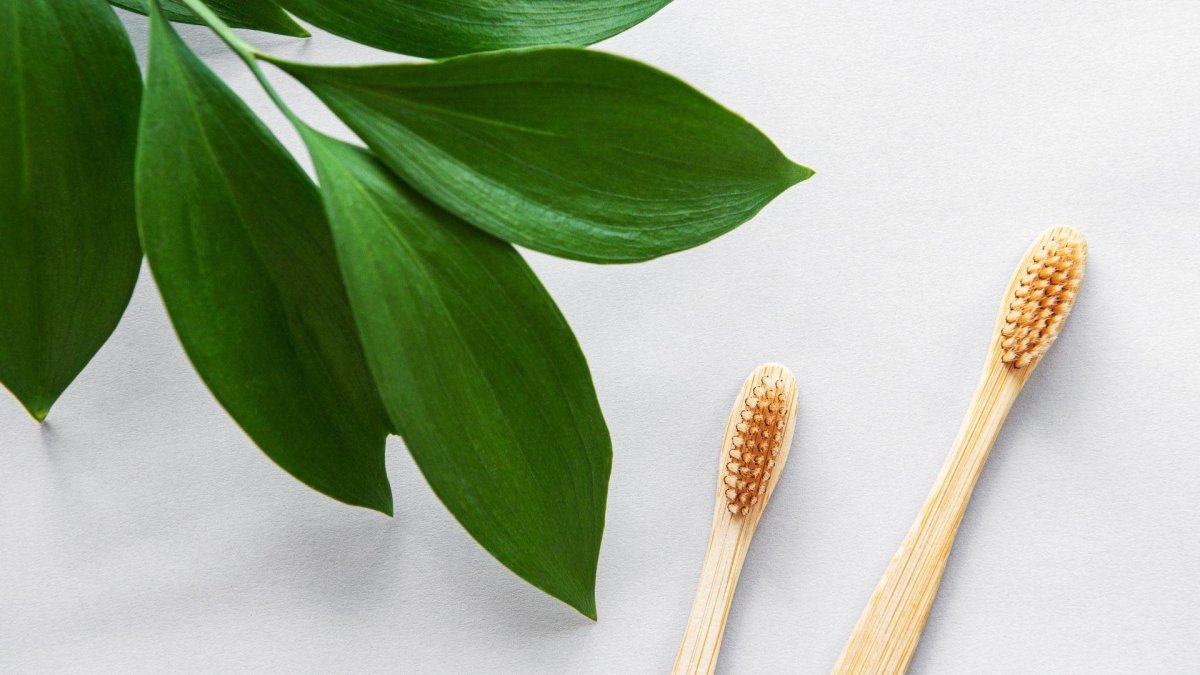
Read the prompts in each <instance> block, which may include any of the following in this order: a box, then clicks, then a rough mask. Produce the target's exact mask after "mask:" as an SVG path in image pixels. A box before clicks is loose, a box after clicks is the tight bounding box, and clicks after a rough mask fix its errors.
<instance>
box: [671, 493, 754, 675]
mask: <svg viewBox="0 0 1200 675" xmlns="http://www.w3.org/2000/svg"><path fill="white" fill-rule="evenodd" d="M757 524H758V523H757V518H739V517H734V516H730V515H729V512H728V511H727V510H726V509H725V505H724V503H723V502H720V503H718V505H717V513H716V515H715V517H714V522H713V530H712V535H711V536H710V538H709V542H708V551H707V552H706V553H705V554H704V568H703V570H701V572H700V583H699V584H698V585H697V587H696V599H695V600H694V601H693V602H692V613H691V614H690V615H689V616H688V623H687V628H686V629H684V633H683V641H682V642H681V643H680V645H679V653H678V654H677V655H676V656H675V666H674V667H673V668H672V669H671V673H672V674H673V675H698V674H701V673H712V672H713V671H715V670H716V668H717V653H718V652H719V651H720V649H721V637H722V636H723V635H724V634H725V620H726V618H727V617H728V616H729V605H730V604H731V603H732V602H733V592H734V589H735V588H737V582H738V577H739V576H741V574H742V565H743V564H744V563H745V562H746V551H747V550H748V549H749V547H750V539H751V538H752V537H753V536H754V530H755V528H756V526H757Z"/></svg>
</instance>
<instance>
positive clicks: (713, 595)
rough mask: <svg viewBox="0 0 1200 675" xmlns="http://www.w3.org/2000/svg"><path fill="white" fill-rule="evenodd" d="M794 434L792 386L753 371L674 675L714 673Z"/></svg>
mask: <svg viewBox="0 0 1200 675" xmlns="http://www.w3.org/2000/svg"><path fill="white" fill-rule="evenodd" d="M795 428H796V378H795V377H793V376H792V374H791V372H789V371H788V369H787V368H784V367H783V366H781V365H779V364H774V363H769V364H766V365H762V366H759V367H758V368H757V369H755V371H754V372H753V373H751V374H750V377H748V378H746V382H745V384H743V385H742V390H741V391H740V392H739V393H738V397H737V400H736V401H735V402H734V405H733V412H731V413H730V415H729V423H728V424H727V425H726V427H725V436H724V437H723V439H722V443H721V455H720V461H719V468H718V469H717V497H716V507H715V509H714V512H713V524H712V535H711V536H710V537H709V540H708V552H707V553H705V555H704V568H703V570H702V571H701V573H700V583H699V585H698V586H697V588H696V599H695V602H694V603H693V604H692V613H691V616H690V617H689V618H688V624H687V629H686V630H685V631H684V634H683V643H682V644H680V645H679V654H678V655H677V656H676V657H675V667H674V669H673V670H672V672H673V673H675V674H676V675H682V674H684V673H687V674H688V675H691V674H693V673H711V672H713V670H714V669H715V668H716V667H717V652H718V651H719V650H720V649H721V636H722V635H723V634H724V632H725V619H726V617H727V616H728V615H729V605H730V603H731V602H733V591H734V588H735V587H736V586H737V582H738V577H739V576H740V575H741V573H742V564H743V563H745V562H746V551H747V550H748V549H749V548H750V539H751V538H752V537H754V531H755V530H756V529H757V528H758V520H759V518H761V517H762V513H763V509H765V508H766V507H767V500H769V499H770V498H771V493H772V492H773V491H774V490H775V485H776V483H778V482H779V475H780V474H781V473H783V465H784V462H786V461H787V456H788V447H789V446H791V444H792V432H793V431H795Z"/></svg>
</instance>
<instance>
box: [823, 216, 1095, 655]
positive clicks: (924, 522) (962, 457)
mask: <svg viewBox="0 0 1200 675" xmlns="http://www.w3.org/2000/svg"><path fill="white" fill-rule="evenodd" d="M1052 240H1055V241H1065V242H1069V243H1071V244H1072V245H1075V246H1078V247H1080V249H1081V250H1083V251H1086V245H1085V244H1084V243H1083V239H1082V237H1081V236H1080V235H1079V233H1078V232H1076V231H1075V230H1073V229H1071V228H1067V227H1058V228H1051V229H1050V230H1048V231H1046V232H1045V233H1043V234H1042V235H1041V236H1040V237H1039V238H1038V239H1036V240H1035V241H1034V243H1033V245H1032V246H1030V248H1029V251H1027V252H1026V254H1025V257H1024V258H1022V260H1021V263H1020V265H1018V267H1017V273H1016V274H1014V275H1013V279H1012V281H1011V282H1010V283H1009V286H1008V289H1007V290H1006V291H1005V295H1004V298H1005V300H1004V303H1003V305H1002V306H1001V311H1000V314H999V316H998V317H997V321H996V329H995V332H994V334H993V339H992V341H991V348H990V350H989V352H988V357H987V361H986V365H985V367H984V369H983V374H982V376H981V377H980V380H979V386H978V387H977V388H976V390H975V395H974V397H973V398H972V401H971V406H970V409H969V410H968V411H967V415H966V418H965V419H964V421H963V424H962V427H961V428H960V430H959V432H958V436H957V438H956V439H955V441H954V445H953V446H952V448H951V450H950V454H949V456H948V457H947V458H946V461H945V463H944V464H943V466H942V469H941V473H939V475H938V477H937V480H936V481H935V482H934V486H933V489H932V490H931V491H930V493H929V496H928V497H927V498H926V499H925V503H924V505H923V506H922V507H921V510H920V512H919V513H918V515H917V518H916V520H915V521H914V522H913V524H912V527H911V528H910V529H909V531H908V534H907V536H905V538H904V541H903V542H902V543H901V544H900V548H899V550H897V551H896V554H895V556H894V557H893V558H892V560H891V563H890V564H889V565H888V567H887V570H886V571H885V572H884V575H883V578H882V579H881V580H880V581H879V585H878V586H876V588H875V592H874V593H873V594H872V595H871V598H870V600H869V601H868V603H867V606H866V608H865V609H864V610H863V613H862V615H861V616H860V618H859V620H858V623H857V625H856V626H855V627H854V630H853V632H852V633H851V635H850V639H849V640H848V641H847V642H846V646H845V648H844V649H843V650H842V654H841V656H840V657H839V658H838V661H837V664H836V665H835V666H834V669H833V672H834V673H835V674H836V675H843V674H850V673H853V674H865V673H870V674H872V675H874V674H877V673H886V674H891V673H903V672H905V671H906V670H907V669H908V665H909V663H910V662H911V660H912V657H913V653H914V652H915V650H916V647H917V642H918V641H919V640H920V637H921V632H922V630H923V629H924V627H925V622H926V619H928V617H929V612H930V609H931V608H932V607H933V601H934V598H935V596H936V595H937V589H938V584H939V583H940V582H941V579H942V573H943V572H944V571H945V569H946V560H947V558H948V557H949V555H950V549H951V547H952V546H953V544H954V538H955V535H956V534H957V532H958V526H959V523H961V522H962V518H963V514H964V513H965V512H966V510H967V504H968V502H969V501H970V499H971V492H972V490H974V488H975V483H976V482H977V481H978V480H979V475H980V473H981V472H982V471H983V466H984V463H985V462H986V461H987V458H988V455H989V453H990V452H991V449H992V446H993V444H994V443H995V442H996V437H997V436H998V435H999V433H1000V428H1001V426H1002V425H1003V424H1004V420H1005V418H1007V417H1008V413H1009V411H1010V410H1011V409H1012V405H1013V402H1014V401H1016V398H1017V395H1018V394H1020V393H1021V389H1022V388H1023V387H1024V386H1025V383H1026V381H1028V379H1029V376H1030V375H1031V374H1032V373H1033V370H1034V368H1036V366H1037V364H1038V363H1039V362H1040V354H1039V357H1038V358H1036V359H1034V360H1032V361H1031V362H1029V363H1028V365H1026V366H1024V367H1014V366H1013V365H1010V364H1008V363H1004V362H1003V360H1002V357H1004V356H1005V349H1003V348H1002V340H1003V337H1002V330H1003V329H1004V328H1005V325H1006V317H1008V316H1009V315H1010V311H1011V309H1010V306H1009V303H1010V299H1012V298H1013V297H1014V294H1015V293H1016V291H1017V287H1018V285H1019V283H1020V281H1021V279H1022V277H1023V276H1024V275H1026V270H1028V269H1029V265H1031V264H1032V263H1033V256H1034V254H1035V253H1037V252H1039V251H1041V250H1043V247H1044V246H1046V245H1047V244H1049V243H1050V242H1051V241H1052ZM1079 268H1080V269H1079V272H1080V275H1082V264H1080V266H1079ZM1080 278H1082V276H1080ZM1073 300H1074V295H1073V293H1072V294H1071V296H1070V301H1072V302H1073ZM1069 310H1070V305H1069V304H1068V305H1067V306H1066V309H1065V310H1063V311H1062V314H1063V320H1065V315H1066V312H1069ZM1055 335H1057V333H1055ZM1052 341H1053V336H1052V337H1051V338H1050V340H1049V341H1048V342H1047V344H1046V345H1044V346H1043V347H1042V349H1043V351H1044V349H1045V348H1046V347H1048V346H1049V342H1052ZM1009 358H1010V359H1011V358H1012V357H1011V356H1009Z"/></svg>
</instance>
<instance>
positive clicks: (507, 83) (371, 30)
mask: <svg viewBox="0 0 1200 675" xmlns="http://www.w3.org/2000/svg"><path fill="white" fill-rule="evenodd" d="M666 1H667V0H641V1H639V2H631V3H622V4H621V7H619V8H615V7H614V6H613V4H612V3H606V2H603V1H601V0H576V1H575V2H566V0H564V2H563V6H562V7H560V8H557V10H558V12H559V13H561V12H565V11H567V10H568V9H569V10H570V11H569V14H570V17H568V18H570V19H571V20H569V21H559V22H555V21H550V20H548V15H545V14H540V13H543V12H546V11H547V9H546V8H547V5H548V4H549V3H546V2H545V1H544V0H541V1H540V2H533V1H532V0H514V2H512V3H506V4H505V6H504V7H496V6H495V3H490V2H481V1H479V0H454V1H453V2H451V0H390V1H389V2H386V3H385V2H378V1H377V0H353V1H351V0H322V1H321V2H310V0H282V2H281V3H280V4H276V3H275V2H273V1H272V0H241V1H239V2H230V1H229V0H212V3H211V4H205V3H204V2H201V1H200V0H149V2H148V3H147V2H145V0H112V2H113V3H114V4H117V5H119V6H121V7H126V8H130V9H133V10H135V11H142V12H144V13H147V14H148V15H149V16H150V26H151V28H150V58H149V64H148V67H147V75H146V84H145V91H144V92H143V91H141V89H142V87H141V82H140V78H139V77H138V71H137V66H136V62H135V61H134V59H133V53H132V48H131V47H130V45H129V41H128V37H127V36H125V34H124V32H123V30H122V28H121V26H120V24H119V22H117V20H116V17H115V16H114V15H113V12H112V10H111V9H109V8H108V7H106V6H105V3H104V2H103V1H102V0H76V1H75V2H72V3H16V4H15V5H14V6H13V9H12V11H11V12H9V13H7V14H5V13H3V12H0V261H3V262H5V263H6V264H5V265H0V303H2V304H0V382H3V383H4V384H5V385H6V386H7V387H8V388H9V389H10V390H11V391H13V393H14V394H16V395H17V397H18V398H19V399H21V401H22V402H23V403H24V404H25V406H26V407H27V408H28V409H29V410H30V412H31V414H33V415H34V416H35V417H36V418H38V419H39V420H40V419H43V418H44V417H45V415H46V413H47V412H48V411H49V409H50V407H51V405H52V404H53V402H54V400H55V399H57V397H58V395H59V394H60V393H61V392H62V391H63V389H65V388H66V386H67V385H68V384H69V383H70V381H71V380H72V379H73V378H74V377H75V375H76V374H77V373H78V372H79V371H80V370H81V369H82V368H83V366H84V365H85V364H86V363H87V361H88V360H89V359H90V358H91V356H92V355H93V354H94V353H95V351H96V350H97V349H99V347H100V345H101V344H102V343H103V342H104V340H105V339H106V338H107V336H108V335H109V333H111V331H112V329H113V327H114V326H115V324H116V321H117V319H118V318H119V317H120V315H121V313H122V311H123V309H124V307H125V305H126V304H127V302H128V299H129V294H130V292H131V290H132V286H133V282H134V280H135V279H136V276H137V269H138V249H139V244H140V248H141V250H142V251H144V253H145V255H146V258H147V261H148V263H149V267H150V270H151V272H152V274H153V276H154V280H155V283H156V285H157V287H158V289H159V292H160V294H161V296H162V299H163V302H164V305H165V306H166V308H167V311H168V314H169V316H170V318H171V322H172V324H173V326H174V328H175V331H176V333H177V334H178V336H179V339H180V341H181V342H182V344H183V346H184V349H185V351H186V353H187V355H188V357H189V359H190V360H191V362H192V364H193V366H195V368H196V370H197V372H198V373H199V374H200V376H201V378H202V379H203V380H204V382H205V384H206V385H207V386H208V387H209V389H210V390H211V391H212V392H213V394H214V395H215V396H216V398H217V400H218V401H219V402H220V403H221V405H222V406H223V407H224V408H225V409H226V410H227V411H228V412H229V414H230V415H231V416H232V417H233V419H234V420H235V421H237V423H238V424H239V425H240V426H241V427H242V429H243V430H245V431H246V433H247V434H248V435H249V436H250V437H251V438H252V439H253V440H254V442H255V443H256V444H257V445H258V446H259V448H261V449H262V450H263V452H264V453H266V454H267V456H268V457H270V458H271V459H272V460H273V461H274V462H276V463H277V464H278V465H279V466H280V467H281V468H283V469H284V470H286V471H288V472H289V473H291V474H292V475H293V476H295V477H296V478H298V479H299V480H301V481H303V482H304V483H306V484H307V485H309V486H310V487H312V488H314V489H316V490H318V491H320V492H322V493H324V494H327V495H329V496H331V497H333V498H335V499H338V500H340V501H343V502H346V503H348V504H355V505H360V506H365V507H368V508H372V509H375V510H378V511H381V512H384V513H388V514H390V513H392V512H393V510H394V498H393V495H392V493H391V488H390V485H389V481H388V478H387V474H386V470H385V466H384V440H385V438H386V436H388V435H389V434H398V435H400V436H401V437H402V438H403V439H404V442H405V445H406V446H407V449H408V451H409V452H410V453H411V454H412V456H413V458H414V459H415V461H416V464H417V466H418V467H419V468H420V470H421V472H422V473H423V475H424V476H425V478H426V479H427V481H428V482H429V484H430V485H431V486H432V488H433V490H434V491H435V493H436V494H437V495H438V497H439V498H440V499H441V500H442V502H443V503H444V504H445V505H446V506H447V508H448V509H449V510H450V511H451V513H453V514H454V516H455V517H456V518H457V519H458V520H459V522H461V523H462V525H463V526H464V528H465V529H466V530H467V531H468V532H470V534H471V535H472V536H473V537H474V538H475V539H476V540H477V541H479V542H480V544H481V545H482V546H484V547H485V548H486V549H487V550H488V551H489V552H490V553H491V554H492V555H493V556H495V557H496V558H497V559H498V560H499V561H500V562H502V563H503V564H505V565H506V566H508V567H509V568H510V569H512V570H513V571H514V572H516V573H517V574H519V575H520V576H522V577H523V578H524V579H526V580H527V581H529V582H530V583H531V584H533V585H535V586H537V587H538V588H541V589H542V590H544V591H546V592H547V593H549V594H551V595H553V596H555V597H557V598H559V599H561V600H563V601H564V602H566V603H568V604H570V605H571V606H573V607H575V608H576V609H577V610H579V611H580V612H582V613H583V614H585V615H587V616H589V617H592V618H594V617H595V616H596V605H595V578H596V565H597V560H598V556H599V550H600V544H601V537H602V533H603V527H604V515H605V501H606V496H607V488H608V479H609V473H610V467H611V456H612V450H611V440H610V437H609V434H608V430H607V426H606V424H605V421H604V418H603V415H602V413H601V410H600V404H599V401H598V400H597V397H596V394H595V389H594V386H593V384H592V380H591V375H590V372H589V370H588V366H587V362H586V360H585V358H584V355H583V353H582V351H581V349H580V348H579V345H578V342H577V340H576V339H575V336H574V335H573V333H572V332H571V329H570V327H569V325H568V324H567V322H566V320H565V318H564V317H563V316H562V313H561V312H560V311H559V309H558V307H557V306H556V305H555V303H554V301H553V299H552V298H551V297H550V295H549V294H548V293H547V292H546V290H545V288H544V287H543V286H542V285H541V283H540V282H539V281H538V279H537V277H536V276H535V275H534V273H533V272H532V270H531V269H530V268H529V267H528V265H527V264H526V263H525V261H524V260H523V258H522V257H521V256H520V254H518V253H517V251H516V249H515V248H514V247H513V244H519V245H521V246H525V247H528V248H532V249H537V250H540V251H544V252H547V253H550V254H553V255H558V256H562V257H567V258H573V259H577V260H584V261H589V262H597V263H626V262H636V261H640V260H647V259H650V258H654V257H657V256H660V255H665V254H668V253H671V252H674V251H679V250H683V249H686V248H690V247H692V246H696V245H698V244H701V243H703V242H705V241H708V240H709V239H712V238H713V237H716V236H719V235H720V234H722V233H724V232H726V231H728V230H729V229H731V228H733V227H736V226H737V225H739V224H741V223H742V222H745V221H746V220H748V219H749V218H751V217H752V216H753V215H754V214H755V213H757V212H758V210H759V209H761V208H763V207H764V206H765V205H766V204H767V203H769V202H770V201H771V200H772V199H773V198H774V197H775V196H776V195H778V194H779V193H780V192H782V191H783V190H785V189H787V188H788V187H789V186H791V185H793V184H795V183H797V182H799V181H802V180H804V179H806V178H808V177H809V176H810V175H811V173H812V172H811V171H809V170H808V169H806V168H804V167H800V166H798V165H796V164H794V163H792V162H791V161H789V160H788V159H786V158H785V157H784V156H783V155H782V153H780V152H779V150H778V149H777V148H776V147H775V146H774V144H773V143H771V141H770V140H769V139H767V138H766V137H765V136H764V135H763V134H762V133H761V132H759V131H758V130H757V129H755V128H754V127H753V126H751V125H750V124H749V123H747V122H746V121H745V120H743V119H742V118H741V117H738V116H737V115H735V114H734V113H731V112H729V111H728V110H726V109H724V108H723V107H721V106H720V105H718V104H717V103H715V102H713V101H712V100H710V99H708V98H707V97H705V96H704V95H702V94H700V93H699V92H697V91H696V90H694V89H692V88H691V87H689V86H688V85H686V84H684V83H682V82H680V81H679V80H677V79H675V78H672V77H671V76H669V75H666V74H664V73H662V72H660V71H657V70H655V69H653V68H650V67H649V66H646V65H643V64H640V63H638V62H636V61H632V60H629V59H624V58H621V57H617V56H612V55H608V54H603V53H600V52H595V51H590V50H585V49H581V48H578V47H561V46H559V47H541V46H539V45H543V44H547V43H572V44H587V43H590V42H594V41H596V40H599V39H601V38H603V37H606V36H608V35H611V34H613V33H615V32H619V31H620V30H624V29H625V28H628V27H629V26H631V25H633V24H635V23H637V22H638V21H640V20H641V19H644V18H645V17H646V16H649V15H650V14H652V13H653V12H654V11H656V10H657V9H659V8H661V7H662V6H663V5H665V4H666ZM283 8H287V9H290V10H292V11H295V12H296V13H297V14H298V15H299V16H301V17H303V18H306V19H308V20H309V21H312V22H313V23H315V24H317V25H318V26H320V27H322V28H325V29H327V30H331V31H332V32H335V33H339V34H342V35H344V36H347V37H350V38H352V39H358V40H360V41H362V42H364V43H367V44H373V45H375V46H380V47H383V48H385V49H392V50H394V51H401V52H406V53H409V54H412V55H417V56H436V57H442V56H452V57H453V58H448V59H445V60H442V61H433V62H425V63H405V64H394V65H382V66H365V67H354V66H350V67H330V66H315V65H309V64H303V63H297V62H293V61H288V60H284V59H280V58H277V57H274V56H272V55H269V54H266V53H264V52H261V51H259V50H257V49H256V48H254V47H253V46H252V45H250V44H249V43H247V42H246V41H245V40H243V39H242V38H241V37H239V36H238V35H237V34H235V33H234V32H233V31H232V30H231V28H230V26H238V27H245V28H257V29H264V30H270V31H273V32H278V33H281V34H291V35H303V34H306V33H307V32H306V31H305V30H304V29H303V28H302V27H300V26H299V25H298V24H296V23H295V22H294V21H293V20H292V19H291V18H290V17H289V16H288V15H287V13H286V12H285V11H284V9H283ZM430 10H437V11H430ZM364 12H365V13H364ZM556 16H557V14H556ZM564 16H565V15H564ZM418 17H419V20H418ZM365 18H366V19H370V20H364V19H365ZM410 19H411V20H410ZM535 19H537V20H535ZM170 21H188V22H193V23H203V24H206V25H208V26H209V27H210V28H212V29H213V30H214V31H215V32H216V33H217V34H218V35H219V36H220V37H221V38H222V40H224V42H225V43H226V44H227V45H228V46H229V47H230V48H231V49H233V51H234V52H235V53H237V54H238V55H239V57H240V58H241V59H242V60H243V61H244V62H245V63H246V65H247V66H248V67H249V68H250V69H251V71H252V72H253V73H254V75H255V77H256V78H257V79H258V81H259V82H260V83H261V84H262V86H263V87H264V89H265V90H266V92H267V93H268V95H269V96H270V97H271V99H272V100H273V101H274V103H275V104H276V105H277V106H278V107H279V108H280V110H281V111H283V113H284V115H285V116H287V118H288V119H289V121H290V122H291V123H292V124H293V125H294V126H295V127H296V128H297V129H298V130H299V132H300V136H301V138H302V140H303V141H304V143H305V146H306V147H307V149H308V152H309V155H310V156H311V158H312V161H313V164H314V166H315V168H316V178H317V181H318V182H319V185H318V184H317V183H314V182H313V179H312V178H310V177H309V176H308V175H307V174H306V173H305V172H304V171H303V170H302V169H301V168H300V166H299V165H298V164H297V163H296V161H295V159H294V158H293V157H292V156H291V154H290V153H288V152H287V150H285V149H284V148H283V146H282V145H281V144H280V143H279V142H278V140H277V139H276V138H275V137H274V135H273V134H272V133H271V132H270V131H269V130H268V129H267V128H266V126H265V125H263V124H262V122H261V121H260V120H259V119H258V117H257V116H256V115H255V114H254V113H253V112H252V111H251V110H250V109H249V108H248V107H246V105H245V104H244V103H243V102H242V101H241V100H240V99H239V98H238V97H237V96H236V95H235V94H234V93H233V92H232V91H231V90H230V89H229V88H228V87H227V86H226V85H225V84H224V83H223V82H222V81H221V80H220V79H219V78H218V77H217V76H216V75H214V74H213V73H212V72H211V71H210V70H209V69H208V68H207V67H206V66H205V65H204V64H203V63H202V62H201V61H200V60H199V59H198V58H197V57H196V56H195V55H194V54H193V53H192V52H191V51H190V49H188V47H187V46H186V44H184V43H183V41H182V40H180V39H179V37H178V35H176V34H175V32H174V30H173V29H172V27H171V25H170V23H169V22H170ZM431 22H432V23H431ZM52 26H54V27H58V26H61V27H63V30H61V31H59V30H57V29H52V28H51V27H52ZM67 36H74V37H73V39H68V38H67ZM490 49H501V51H488V52H486V53H473V52H481V51H484V50H490ZM31 54H39V55H42V54H45V55H46V56H44V57H43V58H38V59H33V58H31V57H30V55H31ZM263 61H266V62H269V63H271V64H273V65H275V66H277V67H279V68H280V69H282V70H283V71H285V72H286V73H288V74H289V75H290V76H292V77H294V78H295V79H297V80H298V81H299V82H300V83H302V84H303V85H305V86H306V87H307V88H309V89H310V90H312V91H313V92H314V93H315V94H316V95H317V96H318V97H319V98H320V99H321V100H322V101H323V102H324V103H325V104H326V105H327V106H328V107H329V108H330V109H331V110H332V111H333V112H334V113H335V114H337V115H338V116H339V117H340V118H341V119H342V120H343V121H344V122H345V123H346V124H347V125H348V126H349V127H350V128H351V129H352V130H353V131H354V132H355V133H356V134H357V135H358V137H359V138H360V139H361V140H362V141H363V142H364V143H365V145H366V147H360V146H356V145H352V144H348V143H344V142H342V141H339V140H335V139H333V138H330V137H328V136H326V135H324V134H322V133H320V132H319V131H317V130H315V129H313V128H312V127H310V126H309V125H307V124H306V123H305V122H304V121H303V120H301V119H300V118H299V117H298V116H297V115H296V114H295V113H294V112H293V111H292V110H291V109H290V108H289V107H288V106H287V104H286V102H285V101H284V100H283V99H282V97H281V96H280V95H279V92H278V91H276V89H275V88H274V87H273V86H272V85H271V83H270V81H269V80H268V78H267V77H266V76H265V74H264V73H263V70H262V68H261V62H263ZM34 82H36V83H37V84H36V86H35V85H34V84H33V83H34ZM80 103H82V104H84V105H79V104H80ZM79 110H83V111H85V112H82V113H80V112H78V111H79ZM35 119H36V120H38V122H39V123H38V124H37V125H33V124H31V120H35ZM135 151H136V152H135ZM63 195H72V196H77V197H78V199H69V198H63Z"/></svg>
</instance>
